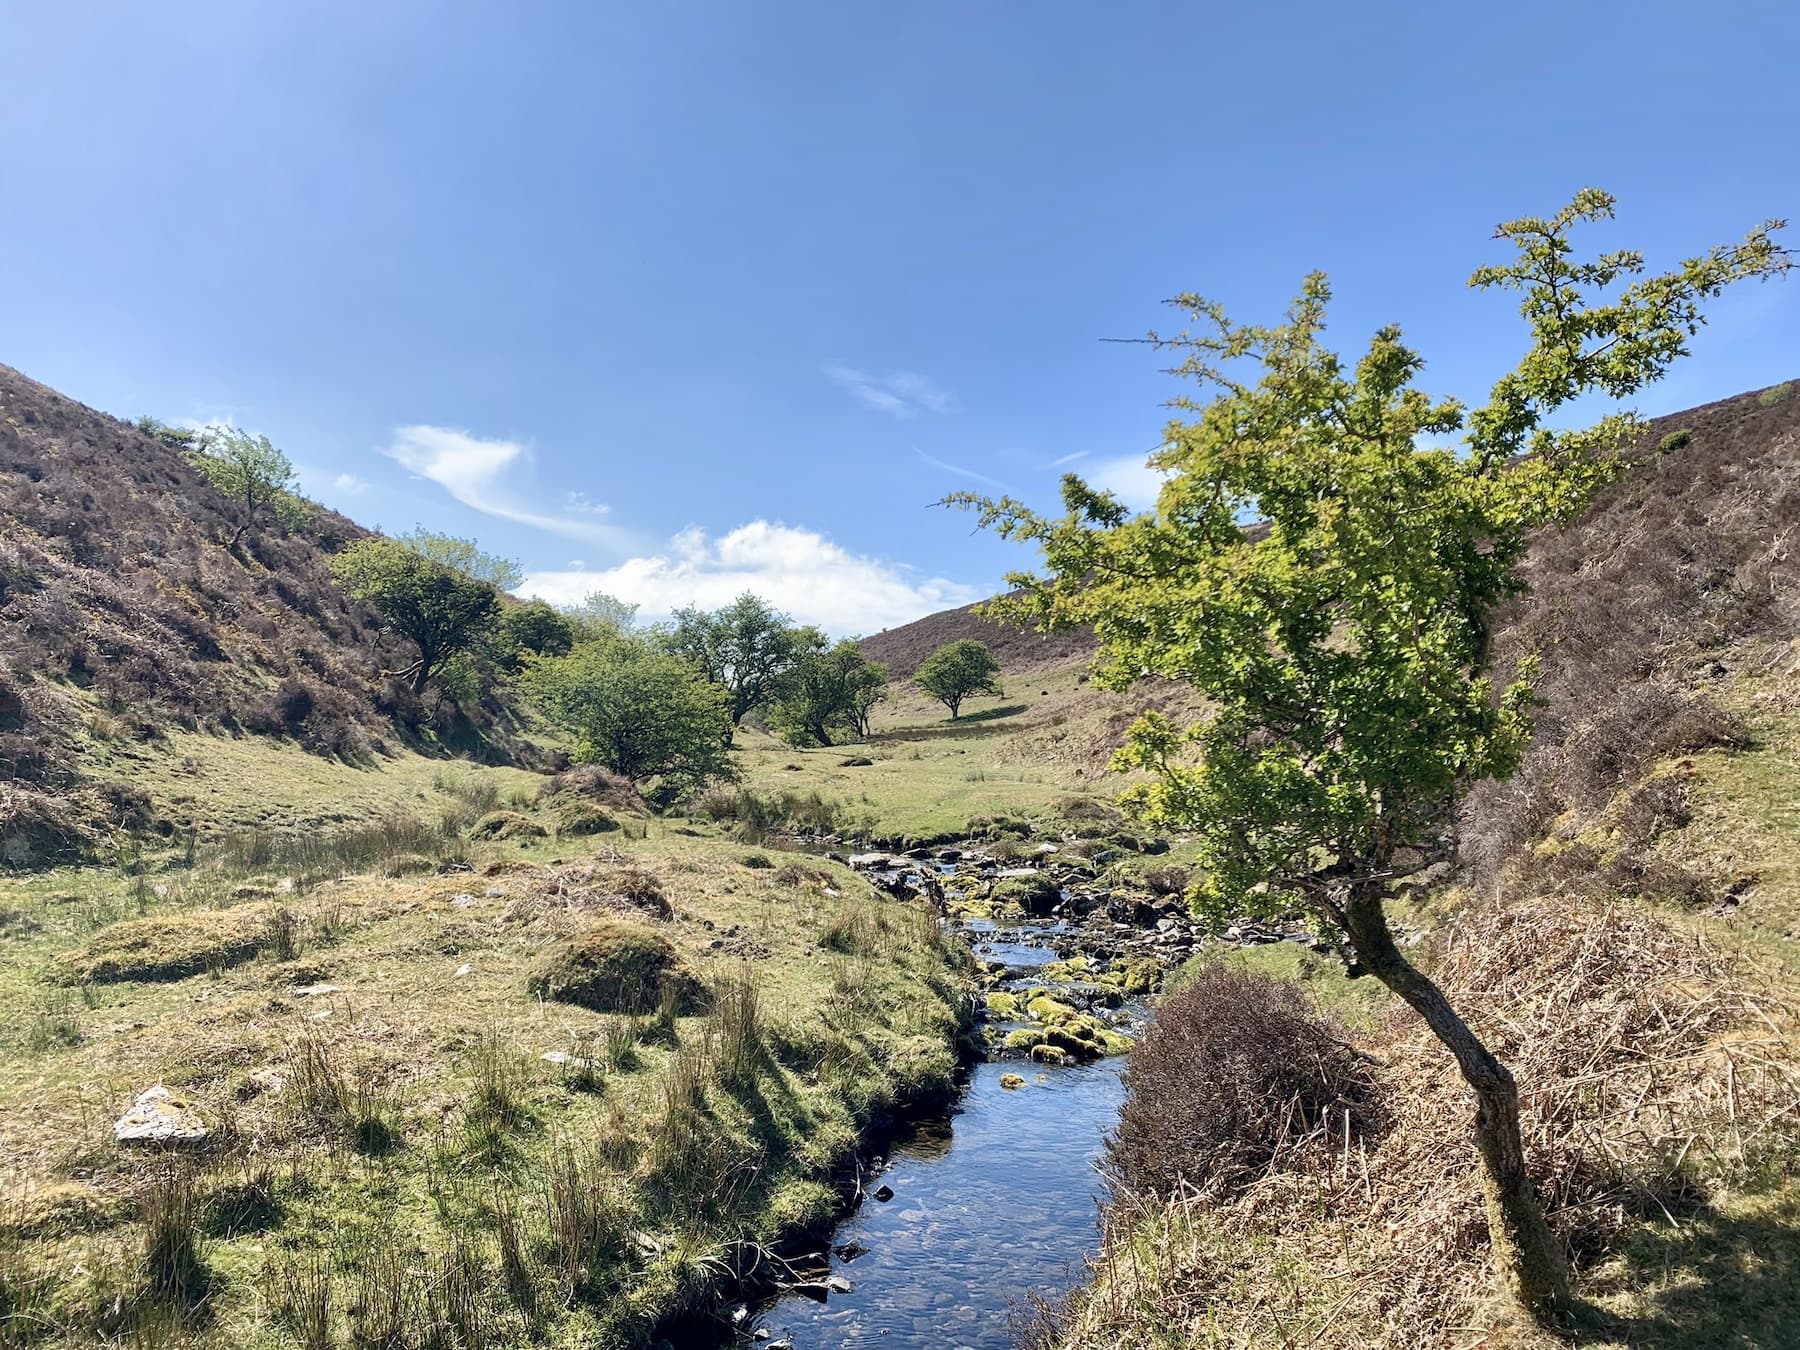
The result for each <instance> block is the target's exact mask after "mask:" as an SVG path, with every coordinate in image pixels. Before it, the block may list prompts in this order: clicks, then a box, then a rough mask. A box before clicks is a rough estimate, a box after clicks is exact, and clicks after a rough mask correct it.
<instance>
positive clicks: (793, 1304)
mask: <svg viewBox="0 0 1800 1350" xmlns="http://www.w3.org/2000/svg"><path fill="white" fill-rule="evenodd" d="M913 856H914V857H915V858H918V857H919V855H916V854H915V855H913ZM951 858H952V859H953V861H952V862H943V861H934V860H929V859H919V861H917V862H913V863H911V864H910V867H911V871H910V872H909V871H908V870H907V869H908V867H909V864H907V863H905V862H903V861H901V860H899V859H890V858H879V857H877V856H876V855H865V856H864V857H862V858H857V859H852V860H851V861H852V864H853V865H860V866H861V867H863V869H864V870H865V871H867V873H868V875H869V877H870V880H871V881H872V882H873V883H874V884H876V885H877V886H880V887H884V888H886V889H888V890H890V891H892V892H893V893H895V894H897V895H898V894H902V893H905V890H906V888H907V887H909V886H910V887H912V888H913V889H914V890H915V891H916V892H917V893H921V894H929V895H930V896H931V898H932V899H934V900H935V901H937V902H938V903H939V905H940V907H941V908H942V909H943V910H944V912H946V913H947V914H948V916H949V917H947V918H946V921H945V922H946V926H947V928H949V929H950V930H951V931H953V932H955V933H957V934H958V935H960V936H961V937H962V938H963V940H964V941H966V942H967V943H968V944H969V945H970V948H971V950H972V951H973V952H974V954H975V956H976V957H977V959H978V960H980V961H982V962H984V963H988V964H989V966H990V969H991V970H992V971H993V974H992V979H991V981H990V985H989V987H990V989H998V990H1002V991H1009V992H1020V993H1021V997H1023V994H1022V991H1024V990H1027V989H1030V988H1033V987H1038V988H1040V990H1041V988H1043V987H1046V986H1047V987H1048V988H1049V990H1050V991H1051V992H1052V994H1054V995H1055V996H1057V997H1059V998H1069V999H1072V1000H1085V999H1088V998H1090V997H1091V994H1092V991H1093V989H1094V986H1093V985H1091V984H1087V983H1085V982H1083V981H1079V980H1047V979H1046V978H1045V973H1044V972H1043V971H1042V968H1043V967H1044V966H1045V965H1047V964H1048V963H1050V962H1053V961H1056V960H1058V959H1059V958H1066V957H1068V956H1070V955H1073V954H1076V953H1078V952H1079V953H1086V952H1090V951H1097V952H1098V953H1100V959H1101V960H1102V962H1104V961H1105V959H1106V958H1107V957H1109V956H1123V955H1125V954H1126V951H1127V948H1129V949H1130V950H1131V951H1133V952H1135V953H1149V954H1152V955H1154V956H1155V957H1156V958H1157V959H1158V964H1159V965H1164V966H1166V965H1171V964H1173V963H1174V962H1175V961H1176V960H1179V959H1180V957H1181V956H1182V955H1185V952H1186V949H1187V942H1186V933H1185V931H1184V932H1183V933H1182V934H1181V935H1180V936H1179V937H1175V938H1172V937H1171V936H1170V935H1169V932H1168V930H1167V928H1166V927H1165V929H1164V931H1163V932H1162V933H1160V934H1159V933H1157V932H1156V930H1155V929H1154V927H1151V928H1150V929H1149V932H1148V934H1147V935H1146V933H1145V929H1144V928H1143V927H1140V926H1139V924H1133V923H1122V922H1115V919H1116V918H1117V917H1120V916H1116V915H1110V914H1108V913H1107V912H1106V908H1107V902H1108V897H1109V893H1108V892H1106V891H1104V890H1098V889H1095V888H1092V887H1088V886H1084V885H1082V884H1081V882H1080V881H1079V880H1077V879H1075V878H1074V877H1070V876H1060V875H1059V873H1060V872H1061V869H1060V868H1058V867H1057V866H1056V865H1055V864H1054V861H1053V860H1052V859H1051V858H1049V857H1047V856H1046V857H1044V858H1042V859H1040V860H1039V861H1038V863H1037V868H1038V869H1041V871H1042V873H1043V874H1044V875H1046V876H1051V877H1055V878H1056V879H1058V880H1059V881H1060V882H1061V884H1062V891H1061V901H1060V902H1059V903H1058V904H1057V905H1056V906H1055V907H1054V908H1055V912H1053V913H1049V914H1043V915H1041V916H1037V917H1023V918H1011V917H1009V918H1008V919H1007V920H1006V922H1005V923H1004V925H1001V924H998V923H996V921H995V920H993V919H991V918H988V917H986V916H985V915H984V916H981V917H971V916H970V915H969V914H967V913H965V912H961V907H960V906H959V904H958V900H959V896H972V895H983V894H990V893H991V892H992V890H993V886H994V878H995V877H997V876H998V877H1016V876H1018V875H1019V874H1020V872H1022V871H1024V870H1025V869H1021V868H1012V869H1010V870H1003V869H1002V868H1001V867H1000V866H998V865H996V864H993V863H991V862H989V861H987V860H986V859H983V858H981V857H980V856H979V854H973V853H967V852H964V853H957V852H952V854H951ZM957 860H959V862H958V861H957ZM959 883H960V885H961V889H960V890H959ZM946 892H947V896H946ZM946 900H947V902H948V903H947V904H946ZM1140 922H1141V921H1140ZM1183 928H1184V930H1185V925H1183ZM1109 944H1110V945H1109ZM1153 944H1154V945H1155V946H1156V947H1157V950H1156V951H1155V952H1153V953H1151V952H1150V947H1151V945H1153ZM999 965H1004V967H1005V971H1004V973H1001V972H1000V971H998V970H997V969H995V967H997V966H999ZM1113 1001H1114V1002H1115V1003H1116V1002H1117V999H1116V998H1115V999H1114V1000H1113ZM1082 1006H1089V1004H1087V1003H1086V1002H1083V1003H1082ZM1091 1006H1092V1007H1093V1009H1094V1011H1095V1012H1096V1013H1097V1015H1099V1016H1100V1017H1101V1019H1102V1020H1103V1021H1105V1022H1106V1023H1108V1024H1109V1025H1110V1026H1114V1027H1117V1028H1119V1029H1121V1030H1125V1031H1130V1030H1132V1029H1134V1028H1135V1027H1136V1026H1137V1025H1138V1024H1139V1023H1140V1022H1141V1019H1142V1016H1143V1014H1144V1011H1145V1009H1144V1008H1143V1006H1142V1005H1141V1003H1128V1004H1126V1005H1125V1006H1123V1007H1113V1008H1110V1009H1109V1008H1103V1007H1101V1006H1100V1005H1099V1004H1092V1005H1091ZM990 1025H992V1026H994V1027H995V1029H996V1032H997V1033H1004V1032H1005V1031H1006V1030H1008V1029H1012V1028H1016V1027H1020V1026H1030V1025H1031V1023H1029V1022H1027V1021H1022V1020H1021V1021H1013V1020H1010V1019H1009V1020H1004V1021H1000V1020H995V1021H992V1022H991V1023H990ZM1051 1058H1055V1056H1051ZM1124 1066H1125V1058H1124V1056H1122V1055H1115V1056H1111V1057H1108V1058H1100V1059H1092V1060H1089V1061H1087V1062H1083V1063H1077V1062H1074V1061H1073V1060H1071V1061H1070V1062H1067V1063H1054V1062H1052V1063H1040V1062H1035V1061H1034V1060H1032V1059H1029V1058H1021V1057H1017V1056H1013V1057H999V1056H998V1054H991V1055H990V1057H989V1058H987V1059H985V1060H983V1061H981V1062H979V1063H977V1064H975V1065H974V1066H973V1067H972V1069H971V1070H970V1073H969V1078H968V1083H967V1086H966V1088H965V1089H964V1091H963V1092H962V1094H961V1095H960V1097H959V1098H958V1100H957V1101H956V1103H955V1104H954V1105H953V1106H952V1107H951V1108H950V1110H949V1111H948V1113H947V1114H945V1115H944V1116H941V1117H938V1118H935V1119H928V1120H925V1121H922V1122H920V1123H918V1124H917V1125H915V1126H914V1127H913V1128H912V1129H911V1130H910V1131H909V1132H908V1133H906V1134H904V1135H902V1136H901V1137H899V1138H898V1139H897V1140H896V1141H895V1142H894V1144H893V1147H892V1152H891V1154H890V1156H889V1157H888V1158H887V1159H885V1160H883V1161H881V1162H880V1163H879V1164H878V1166H877V1168H876V1169H875V1171H874V1172H872V1173H871V1174H870V1175H868V1176H867V1177H866V1178H865V1179H864V1183H863V1184H864V1188H865V1195H866V1198H865V1199H864V1201H863V1203H862V1204H861V1205H859V1206H858V1207H857V1209H856V1210H855V1211H854V1212H853V1213H852V1214H851V1215H850V1216H849V1217H848V1218H846V1219H845V1220H844V1221H843V1222H842V1223H841V1224H839V1225H838V1227H837V1229H836V1230H835V1232H834V1233H833V1234H832V1237H831V1249H830V1251H829V1252H828V1253H824V1254H823V1260H822V1262H821V1263H820V1264H819V1265H818V1266H817V1267H816V1268H813V1269H809V1270H808V1272H807V1283H808V1293H806V1294H803V1293H795V1292H789V1293H786V1294H783V1295H780V1296H778V1297H776V1298H775V1299H773V1300H771V1301H769V1302H766V1303H764V1304H762V1305H761V1306H760V1307H757V1308H755V1309H751V1310H748V1315H747V1316H746V1317H745V1318H744V1320H743V1322H742V1323H741V1325H740V1328H739V1339H738V1344H740V1345H743V1346H756V1345H760V1346H763V1347H765V1350H785V1348H786V1347H790V1346H791V1347H793V1350H833V1348H834V1347H840V1346H865V1345H866V1346H881V1347H884V1348H885V1350H908V1348H911V1347H917V1348H918V1350H925V1347H930V1348H931V1350H954V1348H955V1347H970V1348H972V1350H1007V1348H1008V1347H1010V1346H1011V1345H1012V1344H1013V1339H1012V1327H1013V1321H1014V1312H1015V1309H1017V1308H1019V1307H1020V1306H1021V1305H1023V1304H1025V1303H1026V1302H1027V1301H1028V1300H1029V1299H1030V1297H1031V1296H1033V1295H1038V1296H1044V1297H1049V1298H1054V1297H1056V1296H1057V1295H1059V1294H1061V1293H1063V1292H1065V1291H1067V1290H1068V1289H1069V1288H1070V1287H1071V1286H1072V1285H1073V1284H1075V1283H1077V1282H1078V1281H1080V1280H1081V1279H1082V1278H1083V1270H1082V1261H1083V1258H1084V1257H1086V1256H1087V1255H1088V1254H1089V1253H1091V1252H1092V1251H1093V1250H1094V1249H1095V1247H1096V1246H1097V1245H1098V1242H1099V1233H1100V1224H1099V1219H1100V1214H1099V1197H1100V1192H1101V1189H1102V1181H1101V1176H1100V1173H1099V1170H1098V1166H1097V1165H1098V1162H1099V1159H1100V1155H1101V1151H1102V1145H1103V1141H1104V1138H1105V1136H1106V1133H1107V1132H1108V1131H1109V1130H1110V1129H1111V1128H1112V1127H1113V1125H1114V1123H1115V1121H1116V1119H1117V1114H1118V1108H1119V1102H1120V1100H1121V1098H1122V1096H1123V1088H1122V1085H1121V1082H1120V1074H1121V1072H1122V1070H1123V1068H1124ZM1003 1077H1004V1078H1006V1079H1007V1080H1008V1081H1009V1082H1012V1083H1013V1085H1012V1086H1007V1085H1003V1083H1002V1079H1003ZM1017 1079H1023V1080H1024V1081H1023V1084H1022V1085H1019V1084H1018V1083H1017V1081H1016V1080H1017ZM889 1192H891V1195H890V1194H888V1193H889ZM884 1196H886V1198H883V1197H884Z"/></svg>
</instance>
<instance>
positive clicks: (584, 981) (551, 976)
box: [529, 923, 706, 1014]
mask: <svg viewBox="0 0 1800 1350" xmlns="http://www.w3.org/2000/svg"><path fill="white" fill-rule="evenodd" d="M529 987H530V990H531V992H532V993H533V994H534V995H536V996H537V997H539V998H547V999H553V1000H555V1001H556V1002H559V1003H574V1004H577V1005H579V1006H580V1007H583V1008H591V1009H593V1010H594V1011H595V1012H610V1013H632V1014H642V1013H649V1012H654V1011H655V1010H656V1009H657V1008H658V1007H659V1006H661V1004H662V1002H663V999H664V997H665V996H667V997H668V998H670V999H672V1000H673V1002H674V1004H675V1006H676V1007H677V1008H678V1009H679V1010H680V1011H682V1012H696V1011H698V1010H699V1009H700V1008H701V1007H703V1006H704V1005H705V1002H706V997H705V995H706V991H705V987H704V986H703V985H702V984H701V983H700V980H699V979H698V978H697V977H696V976H695V975H694V974H693V973H692V972H691V971H689V970H688V969H687V967H686V966H685V965H684V964H683V963H682V961H681V958H680V956H679V955H678V954H677V953H676V951H675V947H674V945H673V944H672V943H670V941H669V940H668V939H667V938H665V937H663V936H662V934H660V933H657V932H655V931H653V930H652V929H649V928H646V927H644V926H643V925H641V924H631V923H604V924H601V925H599V926H598V927H596V928H591V929H589V930H588V931H587V932H585V933H582V934H579V935H578V936H576V937H572V938H569V939H568V940H567V941H564V942H559V943H557V944H556V945H555V946H554V947H552V948H551V949H550V951H549V953H548V954H547V955H546V956H545V958H544V959H543V961H542V962H540V964H539V966H538V968H537V970H536V971H535V972H534V973H533V974H532V976H531V978H530V981H529Z"/></svg>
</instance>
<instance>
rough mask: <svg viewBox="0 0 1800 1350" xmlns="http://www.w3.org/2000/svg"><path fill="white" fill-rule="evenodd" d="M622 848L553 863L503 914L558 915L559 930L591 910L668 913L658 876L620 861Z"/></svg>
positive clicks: (584, 919)
mask: <svg viewBox="0 0 1800 1350" xmlns="http://www.w3.org/2000/svg"><path fill="white" fill-rule="evenodd" d="M625 857H626V855H625V854H623V853H619V852H617V851H616V850H611V849H605V850H601V851H600V852H599V853H598V854H596V859H595V861H593V862H589V863H583V864H581V865H579V866H576V867H563V868H558V869H557V870H555V871H553V872H548V873H545V874H544V876H543V878H542V880H541V881H540V882H539V883H538V884H536V885H534V886H533V887H532V888H531V889H530V890H529V891H528V892H526V893H525V894H524V895H522V896H520V897H519V898H518V899H517V900H515V901H514V902H513V903H512V906H511V908H510V910H509V911H508V917H509V918H511V919H513V920H514V921H517V922H529V921H532V920H539V919H546V918H547V919H551V920H553V921H554V920H560V921H561V925H558V926H563V931H565V932H569V931H574V930H575V929H576V928H577V927H578V926H583V925H585V924H587V923H589V922H591V921H592V916H593V915H594V913H595V912H596V911H598V912H602V913H606V912H610V913H613V914H618V915H622V916H626V917H631V918H643V917H646V916H648V917H650V918H653V919H671V918H673V917H674V915H675V907H674V906H673V905H672V904H670V903H669V897H668V895H667V894H666V893H665V892H664V890H663V886H662V879H661V878H660V877H658V876H657V875H656V873H654V872H651V871H649V870H647V869H645V868H642V867H634V866H631V865H624V866H620V865H619V864H620V863H621V862H623V860H624V858H625Z"/></svg>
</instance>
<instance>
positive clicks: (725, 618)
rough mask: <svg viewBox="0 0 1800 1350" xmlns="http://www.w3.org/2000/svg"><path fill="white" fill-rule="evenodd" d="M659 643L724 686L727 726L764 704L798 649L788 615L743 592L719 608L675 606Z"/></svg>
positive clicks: (767, 703) (736, 724) (776, 688)
mask: <svg viewBox="0 0 1800 1350" xmlns="http://www.w3.org/2000/svg"><path fill="white" fill-rule="evenodd" d="M662 641H663V645H664V646H665V647H666V648H667V649H668V650H669V651H671V652H674V653H675V654H676V655H678V656H681V657H683V658H684V659H686V660H689V661H692V662H693V663H694V664H695V665H696V666H698V667H699V669H700V671H701V673H702V674H703V675H705V676H706V678H707V679H709V680H712V681H713V682H714V683H716V684H720V685H723V686H724V687H725V694H726V707H727V709H728V710H729V711H730V713H731V725H732V726H734V727H735V726H738V725H739V724H740V723H742V722H743V720H744V719H745V718H746V717H748V716H749V715H750V714H751V713H753V712H755V711H756V710H757V709H759V708H764V707H767V706H768V705H769V704H770V703H771V702H772V701H773V700H774V698H775V696H776V695H777V694H778V693H779V692H780V690H781V681H782V679H783V678H784V677H785V676H786V675H787V673H788V671H789V670H790V669H792V667H793V664H794V659H795V657H796V656H797V655H798V654H799V646H798V639H797V637H796V636H795V630H794V628H793V627H792V622H791V620H790V619H789V618H788V616H787V615H785V614H783V613H781V612H780V611H779V610H776V609H774V608H771V607H770V605H769V603H768V602H767V601H765V600H763V599H761V598H760V597H758V596H755V595H751V594H750V593H749V592H747V591H746V592H745V593H744V594H743V595H740V596H739V597H738V598H737V599H736V600H733V601H732V602H731V603H730V604H729V605H726V606H725V607H724V608H723V609H716V610H710V611H708V610H701V609H693V608H688V609H678V610H676V611H675V614H674V623H673V625H672V626H671V627H670V628H669V629H668V630H667V631H666V632H665V633H664V635H663V639H662Z"/></svg>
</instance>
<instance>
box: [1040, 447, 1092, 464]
mask: <svg viewBox="0 0 1800 1350" xmlns="http://www.w3.org/2000/svg"><path fill="white" fill-rule="evenodd" d="M1086 458H1087V451H1085V450H1077V451H1076V452H1075V453H1074V454H1072V455H1063V456H1062V457H1061V458H1059V459H1053V460H1051V461H1050V462H1049V463H1048V464H1045V465H1042V466H1041V467H1043V468H1046V469H1060V468H1062V467H1063V466H1064V465H1065V464H1073V463H1074V462H1075V461H1076V460H1078V459H1086Z"/></svg>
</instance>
